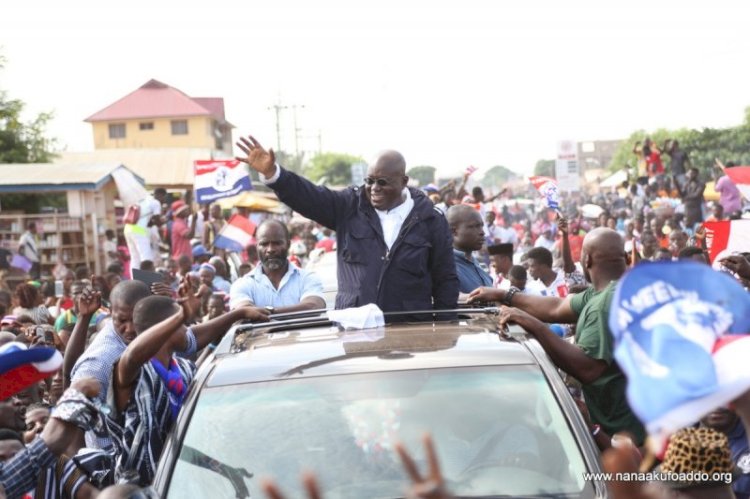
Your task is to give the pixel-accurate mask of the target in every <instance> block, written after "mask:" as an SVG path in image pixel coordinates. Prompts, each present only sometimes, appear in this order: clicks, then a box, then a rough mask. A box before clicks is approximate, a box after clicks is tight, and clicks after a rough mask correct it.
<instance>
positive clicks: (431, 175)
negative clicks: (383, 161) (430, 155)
mask: <svg viewBox="0 0 750 499" xmlns="http://www.w3.org/2000/svg"><path fill="white" fill-rule="evenodd" d="M406 175H407V176H408V177H409V178H410V179H414V180H416V181H417V182H419V185H422V186H424V185H427V184H432V183H434V182H435V167H434V166H414V167H412V168H409V170H408V171H407V172H406Z"/></svg>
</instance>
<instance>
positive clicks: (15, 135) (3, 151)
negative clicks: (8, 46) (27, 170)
mask: <svg viewBox="0 0 750 499" xmlns="http://www.w3.org/2000/svg"><path fill="white" fill-rule="evenodd" d="M4 63H5V59H4V58H3V57H2V56H1V55H0V69H1V68H2V67H3V65H4ZM25 106H26V104H25V103H24V102H23V101H21V100H19V99H11V98H9V97H8V93H7V92H6V91H4V90H0V163H48V162H50V160H51V159H52V157H53V156H54V155H53V153H52V152H51V150H52V149H53V148H54V145H55V141H54V140H50V139H47V138H46V137H45V129H46V127H47V123H49V121H50V120H51V119H52V113H40V114H39V115H38V116H37V117H36V118H34V119H33V120H31V121H27V122H24V121H23V120H22V119H21V114H22V113H23V109H24V107H25Z"/></svg>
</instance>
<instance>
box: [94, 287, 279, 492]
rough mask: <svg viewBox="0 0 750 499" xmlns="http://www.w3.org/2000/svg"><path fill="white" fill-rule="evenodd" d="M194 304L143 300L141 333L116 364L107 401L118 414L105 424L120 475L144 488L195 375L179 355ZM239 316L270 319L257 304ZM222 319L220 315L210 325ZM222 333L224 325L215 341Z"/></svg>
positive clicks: (136, 312) (136, 322) (136, 320)
mask: <svg viewBox="0 0 750 499" xmlns="http://www.w3.org/2000/svg"><path fill="white" fill-rule="evenodd" d="M196 305H197V303H195V302H194V300H191V299H189V298H186V299H184V301H183V302H182V306H179V305H178V304H177V303H176V302H175V301H174V300H172V299H171V298H168V297H166V296H149V297H147V298H144V299H142V300H140V301H139V302H138V303H137V304H136V306H135V308H134V309H133V326H134V329H135V331H136V334H137V336H136V338H135V339H134V340H133V341H132V342H130V344H129V345H128V346H127V348H126V349H125V351H124V352H123V353H122V355H121V356H120V358H119V360H118V361H117V362H116V363H115V365H114V366H113V370H112V387H113V392H111V393H110V396H109V401H110V402H111V405H112V406H113V407H114V408H115V409H116V413H115V414H113V415H112V416H111V417H108V418H107V420H106V423H107V428H108V429H109V431H110V435H111V436H112V439H113V442H114V444H115V460H116V463H117V464H116V466H117V469H118V474H119V475H120V476H123V475H128V474H131V476H133V478H135V481H136V482H137V483H138V484H139V485H142V486H145V485H148V484H150V483H151V482H152V481H153V478H154V474H155V472H156V464H157V462H158V460H159V456H160V454H161V450H162V447H163V445H164V440H165V439H166V436H167V433H168V432H169V430H170V428H171V427H172V424H173V423H174V421H175V420H176V418H177V414H178V413H179V410H180V408H181V406H182V402H183V400H184V398H185V395H186V394H187V391H188V389H189V387H190V383H191V382H192V379H193V375H194V373H195V364H193V362H192V361H189V360H187V359H184V358H181V357H178V356H177V355H176V353H177V352H178V351H179V350H182V349H183V348H184V345H185V342H186V333H187V332H188V329H187V328H186V327H185V325H184V324H183V322H184V318H185V317H186V316H190V315H191V314H192V311H191V310H190V308H191V307H194V306H196ZM184 309H187V310H184ZM240 314H241V315H242V318H245V319H249V320H253V321H262V320H268V319H267V315H266V314H265V313H264V311H261V310H258V309H256V308H252V309H251V308H250V307H245V309H244V310H237V311H235V314H233V315H237V316H238V315H240ZM237 318H240V317H237ZM219 321H222V318H221V317H220V318H218V319H216V320H214V321H210V322H208V323H207V324H206V326H210V325H211V324H212V323H217V322H219ZM222 322H223V321H222ZM224 332H226V328H224V329H223V330H222V331H219V334H218V335H215V336H216V337H214V338H213V339H214V340H218V339H219V338H220V337H221V335H223V333H224Z"/></svg>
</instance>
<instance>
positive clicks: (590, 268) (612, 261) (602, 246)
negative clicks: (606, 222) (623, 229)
mask: <svg viewBox="0 0 750 499" xmlns="http://www.w3.org/2000/svg"><path fill="white" fill-rule="evenodd" d="M581 265H582V266H583V271H584V274H585V275H586V278H587V279H588V280H589V281H590V282H591V283H592V284H593V285H594V287H595V288H597V289H599V287H600V285H606V284H608V283H609V282H610V281H612V280H615V279H619V278H620V277H621V276H622V274H624V273H625V270H626V269H627V260H626V258H625V242H624V241H623V239H622V236H620V234H618V233H617V232H616V231H614V230H612V229H609V228H606V227H598V228H596V229H594V230H592V231H591V232H589V233H588V234H586V237H585V238H584V239H583V248H582V250H581Z"/></svg>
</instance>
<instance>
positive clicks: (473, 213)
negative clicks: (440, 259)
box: [445, 204, 492, 293]
mask: <svg viewBox="0 0 750 499" xmlns="http://www.w3.org/2000/svg"><path fill="white" fill-rule="evenodd" d="M445 216H446V217H447V219H448V225H449V226H450V228H451V232H452V233H453V260H454V261H455V262H456V273H457V274H458V290H459V291H460V292H461V293H471V292H472V291H474V290H475V289H477V288H478V287H480V286H491V285H492V277H490V275H489V274H488V273H487V272H485V271H484V270H483V269H482V268H481V267H480V266H479V264H478V263H477V261H476V259H475V258H474V256H473V255H472V253H473V252H474V251H479V250H480V249H482V245H483V244H484V228H483V223H482V217H481V216H480V215H479V212H478V211H477V210H475V209H474V208H472V207H471V206H467V205H465V204H459V205H456V206H451V207H450V208H449V209H448V212H447V213H446V214H445Z"/></svg>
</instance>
